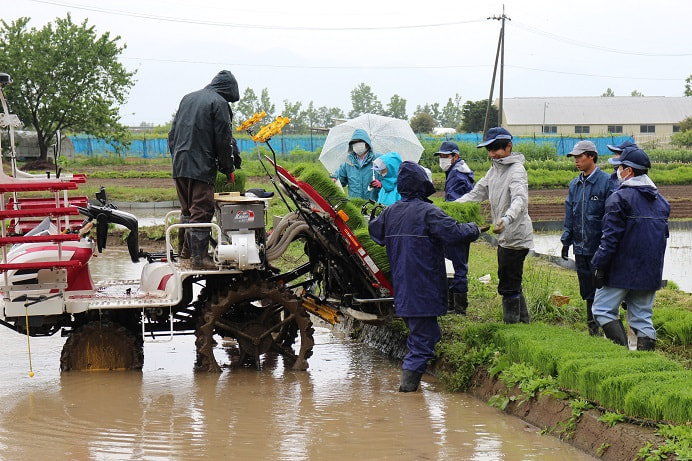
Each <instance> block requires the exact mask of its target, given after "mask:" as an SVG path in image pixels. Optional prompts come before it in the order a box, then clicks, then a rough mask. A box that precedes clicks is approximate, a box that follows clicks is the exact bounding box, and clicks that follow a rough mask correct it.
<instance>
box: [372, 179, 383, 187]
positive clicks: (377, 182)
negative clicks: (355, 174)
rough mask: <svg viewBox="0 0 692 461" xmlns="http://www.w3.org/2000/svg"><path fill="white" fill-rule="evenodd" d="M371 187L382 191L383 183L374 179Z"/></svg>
mask: <svg viewBox="0 0 692 461" xmlns="http://www.w3.org/2000/svg"><path fill="white" fill-rule="evenodd" d="M370 187H374V188H376V189H382V183H381V182H380V181H379V180H378V179H373V180H372V181H370Z"/></svg>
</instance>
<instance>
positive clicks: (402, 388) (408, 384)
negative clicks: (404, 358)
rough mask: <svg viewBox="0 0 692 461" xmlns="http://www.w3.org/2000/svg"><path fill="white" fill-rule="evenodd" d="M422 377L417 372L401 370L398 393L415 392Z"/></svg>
mask: <svg viewBox="0 0 692 461" xmlns="http://www.w3.org/2000/svg"><path fill="white" fill-rule="evenodd" d="M422 376H423V374H422V373H418V372H417V371H411V370H406V369H404V370H402V372H401V384H400V385H399V392H416V391H417V390H418V385H419V384H420V379H421V377H422Z"/></svg>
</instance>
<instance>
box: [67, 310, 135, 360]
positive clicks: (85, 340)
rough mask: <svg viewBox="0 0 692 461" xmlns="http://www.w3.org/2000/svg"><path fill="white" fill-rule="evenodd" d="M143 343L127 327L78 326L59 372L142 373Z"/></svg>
mask: <svg viewBox="0 0 692 461" xmlns="http://www.w3.org/2000/svg"><path fill="white" fill-rule="evenodd" d="M143 364H144V342H143V340H142V337H141V335H138V334H136V333H134V332H132V331H129V330H128V329H127V328H124V327H122V326H119V325H117V324H114V323H110V322H90V323H87V324H85V325H82V326H81V327H78V328H77V329H76V330H75V331H74V332H72V334H71V335H70V336H69V338H67V341H65V345H64V346H63V348H62V354H61V355H60V371H72V370H141V369H142V365H143Z"/></svg>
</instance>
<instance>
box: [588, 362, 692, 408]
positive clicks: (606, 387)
mask: <svg viewBox="0 0 692 461" xmlns="http://www.w3.org/2000/svg"><path fill="white" fill-rule="evenodd" d="M688 374H689V372H687V371H684V370H683V371H673V372H670V371H660V372H654V373H625V374H622V375H618V376H610V377H608V378H605V379H604V380H603V381H601V383H600V385H599V390H598V392H599V395H600V399H599V401H600V402H601V404H602V405H603V406H605V407H608V408H620V409H622V408H625V397H626V396H627V394H628V393H629V392H630V391H631V390H632V389H633V388H634V387H635V386H638V385H639V384H644V383H648V385H650V386H653V387H655V386H657V385H658V384H659V383H664V382H670V381H680V380H684V379H687V378H688Z"/></svg>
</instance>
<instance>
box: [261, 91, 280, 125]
mask: <svg viewBox="0 0 692 461" xmlns="http://www.w3.org/2000/svg"><path fill="white" fill-rule="evenodd" d="M259 107H260V108H261V109H260V110H263V111H265V112H266V113H267V115H268V116H270V117H271V118H274V112H276V106H274V104H273V103H272V102H271V99H269V90H268V89H266V88H263V89H262V93H261V94H260V100H259Z"/></svg>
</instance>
